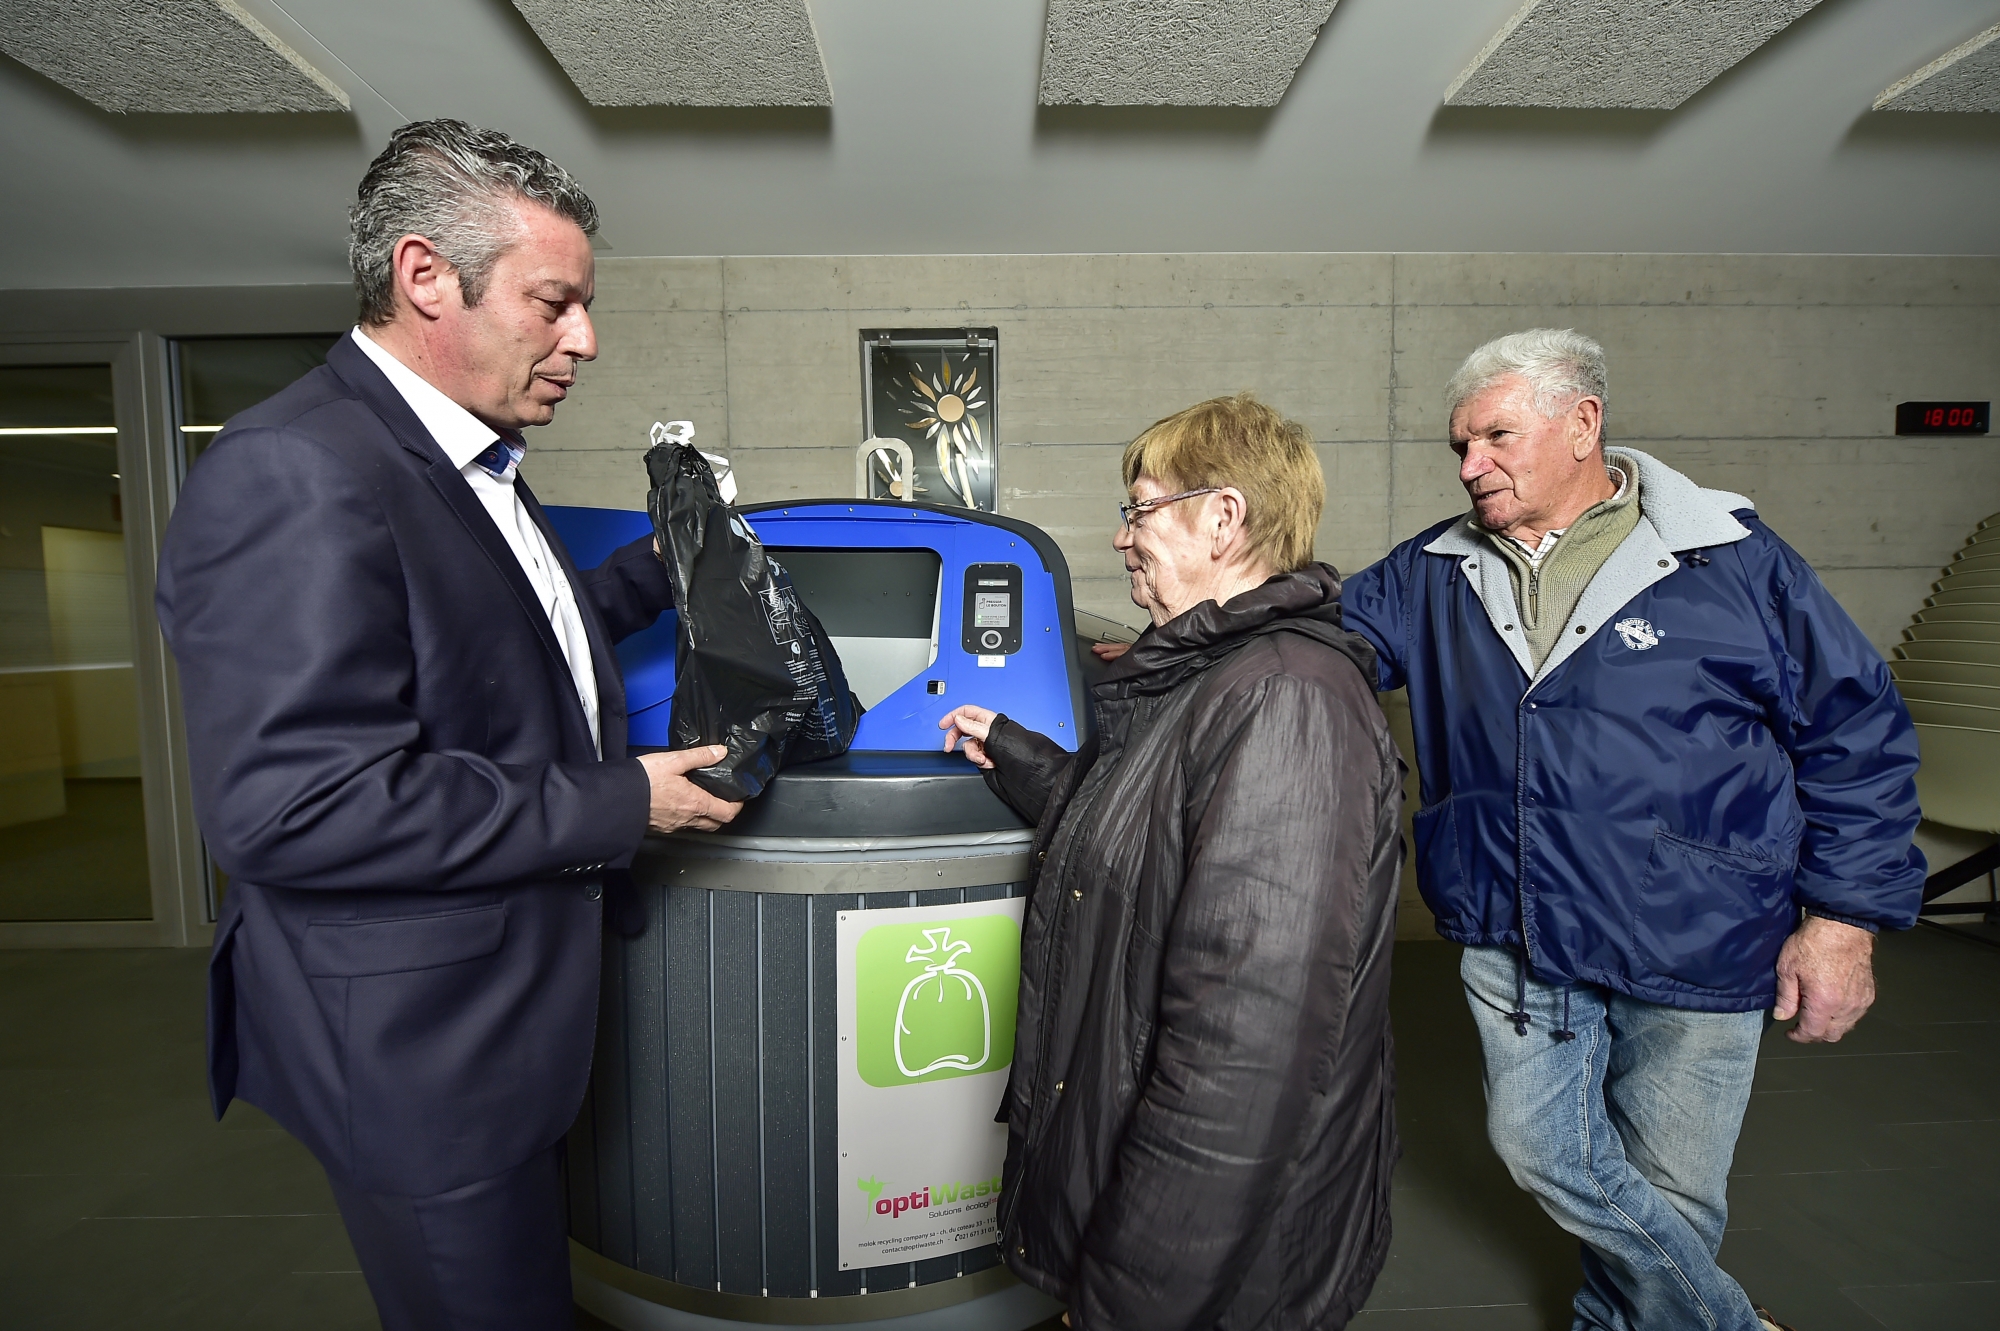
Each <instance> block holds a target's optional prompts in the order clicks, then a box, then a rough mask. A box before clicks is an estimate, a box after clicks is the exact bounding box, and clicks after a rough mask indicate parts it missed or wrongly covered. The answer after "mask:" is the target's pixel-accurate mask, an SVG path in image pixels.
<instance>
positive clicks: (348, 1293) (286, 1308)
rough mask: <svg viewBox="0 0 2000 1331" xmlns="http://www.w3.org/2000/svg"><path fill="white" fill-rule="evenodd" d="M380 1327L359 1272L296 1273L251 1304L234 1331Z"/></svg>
mask: <svg viewBox="0 0 2000 1331" xmlns="http://www.w3.org/2000/svg"><path fill="white" fill-rule="evenodd" d="M217 1325H218V1327H221V1326H224V1325H227V1324H223V1323H218V1324H217ZM381 1325H382V1323H381V1320H380V1319H379V1318H377V1317H376V1316H375V1300H374V1299H372V1298H370V1297H369V1294H368V1284H367V1282H366V1281H364V1280H363V1279H362V1278H361V1273H360V1272H359V1271H335V1272H321V1271H296V1272H292V1273H290V1274H288V1275H286V1276H285V1277H283V1278H282V1279H280V1280H279V1281H277V1282H276V1283H275V1284H274V1285H273V1286H272V1287H271V1288H270V1290H269V1292H268V1293H266V1294H265V1295H264V1297H262V1298H260V1299H257V1300H256V1301H254V1302H253V1303H251V1304H250V1305H249V1306H248V1307H247V1308H246V1309H245V1310H244V1312H243V1317H242V1320H240V1321H239V1322H237V1323H236V1324H235V1327H234V1328H231V1331H239V1329H240V1331H277V1329H278V1328H283V1331H293V1328H298V1331H306V1329H307V1328H310V1331H380V1328H381Z"/></svg>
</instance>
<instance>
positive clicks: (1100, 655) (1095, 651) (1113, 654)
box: [1090, 642, 1132, 661]
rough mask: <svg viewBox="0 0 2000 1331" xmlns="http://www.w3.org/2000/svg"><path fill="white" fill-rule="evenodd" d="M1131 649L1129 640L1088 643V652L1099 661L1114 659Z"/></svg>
mask: <svg viewBox="0 0 2000 1331" xmlns="http://www.w3.org/2000/svg"><path fill="white" fill-rule="evenodd" d="M1131 650H1132V644H1131V643H1129V642H1093V643H1092V644H1090V654H1091V655H1092V656H1095V657H1096V658H1097V659H1098V660H1100V661H1116V660H1117V659H1118V658H1119V657H1121V656H1123V655H1125V653H1127V652H1129V651H1131Z"/></svg>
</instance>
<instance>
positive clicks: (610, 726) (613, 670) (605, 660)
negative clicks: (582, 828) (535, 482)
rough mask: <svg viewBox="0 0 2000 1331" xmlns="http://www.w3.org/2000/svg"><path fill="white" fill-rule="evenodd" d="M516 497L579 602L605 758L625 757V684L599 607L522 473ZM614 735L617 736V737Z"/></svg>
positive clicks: (516, 482) (515, 486)
mask: <svg viewBox="0 0 2000 1331" xmlns="http://www.w3.org/2000/svg"><path fill="white" fill-rule="evenodd" d="M514 493H516V494H518V495H520V496H521V503H522V504H523V505H524V506H525V507H526V508H527V510H528V516H529V517H530V518H532V519H533V520H534V523H535V526H537V527H539V528H540V529H541V532H542V539H543V540H545V541H547V542H548V543H549V551H550V553H552V554H554V555H555V557H556V564H557V565H558V566H559V567H560V568H561V569H562V573H563V576H564V577H566V578H568V579H569V587H570V592H571V594H572V597H573V599H574V600H575V601H576V609H577V613H578V614H579V615H581V616H583V633H584V637H585V638H586V639H587V640H588V641H589V643H590V665H591V672H592V673H593V674H594V675H595V676H596V677H597V732H598V735H599V736H600V738H601V741H602V743H603V747H604V756H605V757H607V758H609V757H613V756H616V757H621V758H622V757H624V756H625V680H624V678H623V676H621V675H620V674H619V672H618V657H617V655H616V653H615V651H614V649H613V647H612V643H611V636H610V634H609V633H608V632H607V631H606V629H605V627H604V617H603V616H602V615H601V614H599V613H598V609H597V603H596V602H595V601H593V600H591V599H590V597H588V596H586V595H585V594H584V584H583V579H582V578H581V577H580V576H578V574H577V571H576V564H575V562H574V561H572V560H571V559H570V557H569V548H568V547H567V546H565V545H564V544H563V542H562V537H560V536H558V535H556V531H555V528H554V527H552V526H550V525H549V519H548V515H547V514H546V513H544V512H542V504H541V501H540V500H539V499H537V498H535V492H534V491H533V490H531V489H529V488H528V482H527V480H526V479H525V478H524V477H522V476H521V475H520V474H519V473H516V474H515V477H514ZM614 731H615V734H614Z"/></svg>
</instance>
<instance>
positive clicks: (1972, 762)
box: [1889, 513, 2000, 923]
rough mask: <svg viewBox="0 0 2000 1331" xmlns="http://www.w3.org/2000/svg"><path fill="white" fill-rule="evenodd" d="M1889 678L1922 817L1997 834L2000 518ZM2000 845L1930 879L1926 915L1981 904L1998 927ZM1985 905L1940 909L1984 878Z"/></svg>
mask: <svg viewBox="0 0 2000 1331" xmlns="http://www.w3.org/2000/svg"><path fill="white" fill-rule="evenodd" d="M1903 636H1904V641H1903V642H1902V643H1901V644H1900V645H1899V646H1898V647H1897V648H1896V654H1895V657H1894V659H1893V660H1891V661H1890V662H1889V672H1890V674H1892V675H1893V676H1894V677H1895V680H1896V688H1897V690H1898V691H1899V692H1901V693H1902V695H1903V701H1904V702H1905V703H1906V704H1907V705H1908V706H1909V709H1910V718H1911V720H1913V721H1915V722H1916V726H1917V742H1918V744H1919V745H1921V746H1922V751H1923V764H1922V766H1921V767H1920V768H1919V769H1918V770H1917V797H1918V799H1919V800H1920V801H1921V802H1922V804H1923V810H1924V817H1925V818H1927V819H1929V820H1930V821H1931V822H1934V823H1942V824H1944V825H1945V826H1946V827H1959V828H1964V829H1967V830H1969V831H1975V832H1988V833H1993V834H1996V835H2000V513H1996V514H1994V515H1993V516H1992V517H1989V518H1987V519H1986V520H1985V521H1984V522H1981V523H1980V524H1979V526H1978V528H1977V529H1976V530H1974V532H1973V533H1972V536H1971V539H1969V540H1968V541H1966V543H1965V548H1964V549H1962V550H1960V551H1959V552H1958V554H1957V555H1956V556H1955V557H1954V558H1953V559H1952V562H1951V565H1950V566H1949V567H1948V568H1946V569H1945V571H1944V576H1943V577H1941V578H1939V579H1938V581H1937V583H1936V584H1935V585H1934V586H1933V587H1932V588H1931V594H1930V596H1929V597H1927V598H1925V601H1924V605H1923V609H1921V610H1919V611H1917V614H1916V617H1915V619H1914V620H1913V621H1912V622H1911V624H1910V627H1909V628H1908V629H1906V630H1904V635H1903ZM1996 870H2000V841H1996V842H1995V843H1994V844H1992V845H1990V846H1988V847H1987V848H1986V849H1984V850H1981V851H1978V852H1976V853H1974V854H1973V855H1971V856H1969V857H1967V858H1966V859H1963V860H1960V861H1959V862H1958V863H1957V864H1954V865H1950V866H1948V867H1947V868H1943V869H1940V870H1938V871H1937V872H1936V873H1933V874H1932V875H1931V876H1930V878H1929V879H1927V880H1926V881H1925V883H1924V905H1923V908H1922V914H1923V915H1926V916H1935V915H1965V914H1970V913H1972V912H1973V911H1976V910H1979V909H1980V908H1981V906H1982V904H1984V909H1985V910H1986V918H1987V920H1988V922H1989V923H2000V881H1996V880H1995V879H1994V877H1993V875H1994V873H1995V871H1996ZM1982 876H1983V877H1986V878H1987V880H1988V883H1989V884H1990V885H1991V886H1989V890H1988V897H1989V900H1988V902H1987V903H1979V902H1952V903H1950V904H1949V905H1941V904H1938V902H1937V898H1939V897H1941V896H1943V895H1945V894H1946V893H1948V892H1950V891H1952V890H1954V889H1956V888H1960V887H1963V886H1965V885H1966V884H1967V883H1970V882H1972V881H1974V880H1975V879H1978V878H1980V877H1982Z"/></svg>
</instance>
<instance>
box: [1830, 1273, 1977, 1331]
mask: <svg viewBox="0 0 2000 1331" xmlns="http://www.w3.org/2000/svg"><path fill="white" fill-rule="evenodd" d="M1842 1292H1843V1293H1844V1294H1846V1295H1847V1297H1848V1298H1850V1299H1853V1300H1854V1301H1855V1302H1856V1303H1858V1304H1860V1305H1861V1306H1862V1307H1864V1308H1866V1309H1868V1311H1870V1312H1871V1313H1873V1314H1874V1315H1875V1316H1876V1318H1877V1319H1878V1320H1879V1321H1880V1322H1881V1324H1882V1325H1883V1326H1885V1327H1888V1328H1889V1331H1993V1328H1994V1326H1995V1325H1996V1324H2000V1281H1992V1280H1980V1281H1964V1282H1958V1283H1952V1284H1935V1285H1872V1286H1849V1287H1848V1288H1846V1289H1845V1290H1843V1291H1842Z"/></svg>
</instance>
